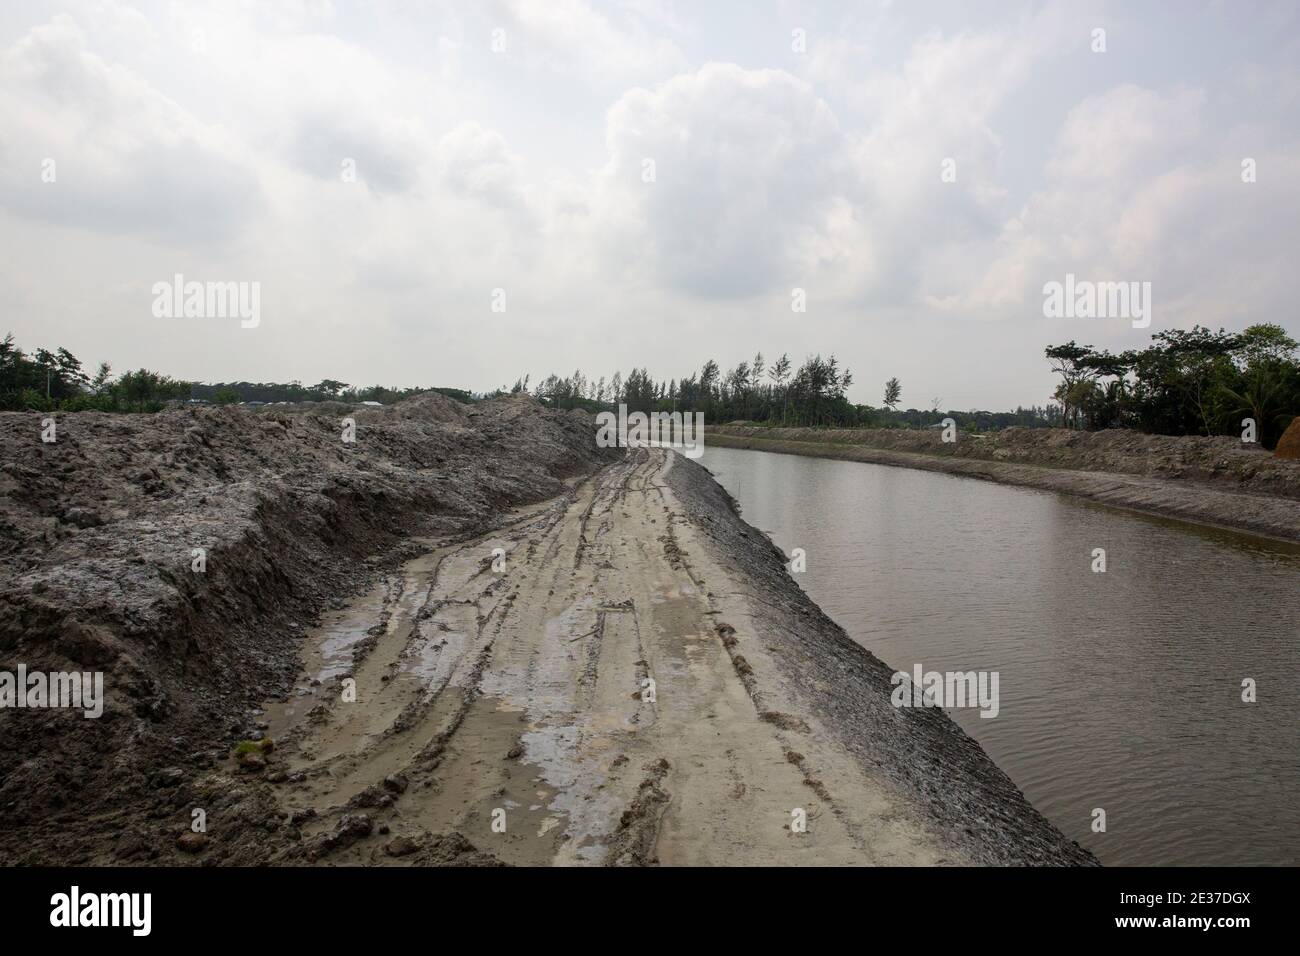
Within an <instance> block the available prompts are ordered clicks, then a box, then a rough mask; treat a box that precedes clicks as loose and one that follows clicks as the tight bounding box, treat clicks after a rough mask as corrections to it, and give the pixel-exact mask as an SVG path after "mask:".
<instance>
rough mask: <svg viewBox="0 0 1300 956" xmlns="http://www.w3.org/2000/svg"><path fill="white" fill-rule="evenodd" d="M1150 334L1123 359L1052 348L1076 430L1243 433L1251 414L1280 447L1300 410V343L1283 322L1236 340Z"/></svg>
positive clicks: (1260, 432)
mask: <svg viewBox="0 0 1300 956" xmlns="http://www.w3.org/2000/svg"><path fill="white" fill-rule="evenodd" d="M1151 338H1152V344H1151V345H1149V346H1147V347H1146V348H1144V349H1133V350H1130V351H1127V352H1121V353H1119V354H1118V355H1112V354H1111V353H1109V352H1106V351H1104V350H1097V349H1094V348H1093V347H1092V346H1090V345H1078V344H1077V343H1075V342H1074V341H1070V342H1067V343H1066V344H1065V345H1054V346H1051V347H1050V348H1048V349H1047V350H1046V353H1045V354H1046V356H1047V359H1048V360H1049V361H1050V362H1051V363H1052V369H1053V370H1054V371H1055V372H1057V373H1058V374H1059V375H1060V376H1061V382H1060V384H1059V385H1058V386H1057V388H1056V394H1055V397H1056V398H1057V399H1058V400H1059V401H1060V402H1061V405H1062V407H1063V410H1064V416H1065V421H1066V422H1067V423H1068V424H1069V425H1070V426H1071V427H1076V428H1079V427H1082V428H1087V429H1101V428H1134V429H1137V430H1139V431H1144V432H1152V433H1155V434H1160V435H1239V434H1241V433H1242V431H1243V426H1242V421H1243V419H1246V418H1250V419H1253V420H1254V421H1255V427H1256V434H1257V438H1258V440H1259V441H1260V442H1261V443H1262V444H1264V445H1265V447H1268V448H1271V447H1273V445H1274V444H1275V443H1276V442H1277V439H1278V438H1279V437H1280V436H1281V434H1282V432H1283V431H1284V430H1285V429H1286V427H1287V425H1288V424H1289V423H1290V421H1291V419H1292V418H1294V417H1295V416H1296V414H1298V413H1300V363H1298V362H1297V361H1296V355H1297V350H1298V349H1300V346H1298V345H1297V343H1296V340H1295V339H1293V338H1291V336H1290V335H1288V334H1287V332H1286V330H1285V329H1283V328H1282V327H1281V326H1280V325H1272V324H1262V325H1252V326H1250V327H1249V328H1247V329H1246V330H1245V331H1243V332H1240V333H1237V334H1231V333H1228V332H1225V331H1224V330H1223V329H1220V330H1219V331H1218V332H1211V331H1210V330H1209V329H1206V328H1202V327H1201V326H1196V327H1194V328H1193V329H1191V330H1190V331H1187V330H1182V329H1173V330H1170V331H1167V332H1157V333H1155V334H1154V335H1153V336H1152V337H1151Z"/></svg>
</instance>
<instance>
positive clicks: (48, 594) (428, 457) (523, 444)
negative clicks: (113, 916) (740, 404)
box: [0, 394, 618, 863]
mask: <svg viewBox="0 0 1300 956" xmlns="http://www.w3.org/2000/svg"><path fill="white" fill-rule="evenodd" d="M45 417H48V416H43V415H38V414H23V413H6V414H0V493H2V496H0V674H3V673H4V672H8V673H10V674H16V673H17V669H18V666H19V665H23V666H24V667H25V668H26V670H27V672H28V673H32V672H37V671H40V672H65V673H67V672H74V671H75V672H95V671H99V672H102V673H103V682H104V698H105V705H104V712H103V715H102V716H101V717H99V718H98V719H86V718H85V717H84V716H83V714H82V712H81V711H73V710H70V709H53V708H37V709H31V708H28V709H10V708H5V709H3V710H0V727H2V728H3V730H2V732H0V820H3V826H0V863H14V862H22V863H42V862H45V863H78V862H124V861H132V860H134V861H137V862H139V861H144V860H150V859H159V858H160V857H162V858H164V859H185V857H178V848H177V847H174V846H172V845H171V844H170V843H165V842H163V841H162V839H161V838H160V837H159V835H158V833H157V832H156V830H152V829H150V827H149V826H147V825H145V824H144V823H143V822H142V821H145V820H149V819H155V820H156V819H160V818H162V817H164V816H167V815H169V814H171V815H174V814H175V813H176V812H178V808H186V807H190V806H196V805H198V806H204V807H205V808H206V809H207V812H208V813H209V814H214V813H222V814H224V817H225V823H226V825H227V826H228V827H232V828H233V829H234V831H235V832H238V831H239V829H240V828H241V827H243V828H245V829H246V830H247V832H248V836H247V838H246V839H244V840H242V841H241V840H238V839H236V840H232V841H231V845H232V846H234V847H235V849H234V850H233V851H232V853H231V854H230V856H229V857H227V859H228V861H229V862H257V861H258V860H259V858H260V851H259V843H260V842H261V841H260V840H259V838H258V836H257V834H258V833H259V832H262V833H265V831H266V830H267V829H271V830H275V829H278V828H283V827H288V826H290V825H291V824H290V822H289V821H286V820H282V819H279V818H277V817H275V816H274V815H273V814H272V815H268V814H269V813H270V811H269V810H268V808H267V807H265V806H262V805H260V804H259V803H258V798H257V797H256V796H255V795H254V794H252V793H251V792H245V791H243V790H241V788H240V787H238V786H235V785H231V786H229V787H222V788H217V790H216V791H214V792H211V793H207V794H195V793H190V792H187V786H188V785H187V784H186V783H185V781H186V779H187V778H188V777H189V776H190V775H191V774H192V773H193V772H194V770H195V768H201V767H205V766H211V765H212V763H213V761H214V760H217V759H221V758H223V757H224V756H225V755H226V754H227V753H228V752H229V749H230V747H231V745H232V744H233V743H234V742H236V741H238V740H241V739H245V738H249V737H253V736H256V735H257V728H256V727H255V717H254V716H253V713H252V708H254V707H255V706H256V705H257V704H259V703H260V702H262V701H264V700H266V699H268V698H270V697H273V696H275V695H276V694H279V693H283V692H284V691H285V690H286V689H287V688H288V687H289V686H290V685H291V682H292V679H293V676H294V675H295V674H296V672H297V667H298V664H297V650H298V634H300V633H302V631H303V630H304V629H305V628H306V627H308V626H310V624H311V623H312V622H313V620H314V619H315V617H316V615H317V614H318V613H319V612H320V611H322V610H323V609H325V608H327V607H329V606H335V607H337V606H340V605H341V604H342V599H343V598H344V597H345V596H346V595H349V594H352V593H354V592H356V591H357V590H358V589H360V588H361V587H363V586H365V584H366V583H367V580H369V579H371V578H372V577H373V575H374V574H375V573H376V571H377V570H379V569H378V566H377V565H376V564H375V562H374V561H369V562H368V561H367V557H368V556H370V555H375V554H378V553H380V552H381V551H382V552H386V553H387V554H389V555H390V556H391V557H392V559H394V560H395V559H397V558H398V557H400V556H401V554H402V553H403V549H402V548H400V547H393V545H395V544H399V543H400V541H401V539H402V538H404V537H407V536H408V535H412V534H421V535H434V536H440V537H447V536H457V535H464V534H471V533H473V532H474V531H475V529H477V528H481V527H484V526H487V525H490V524H491V523H492V522H494V521H495V520H496V519H497V518H498V516H499V515H500V514H501V512H503V511H504V510H506V509H510V508H514V507H517V506H519V505H521V504H525V503H528V502H532V501H538V500H542V499H545V498H549V497H552V496H554V495H556V494H559V493H560V492H562V491H563V490H564V488H565V480H566V479H568V478H571V477H573V476H577V475H583V474H588V473H590V472H592V471H594V470H595V469H597V468H598V467H600V465H602V464H603V463H605V462H606V461H608V460H610V459H611V458H612V457H616V456H617V454H618V452H617V451H615V450H601V449H598V448H597V447H596V445H595V441H594V438H593V434H594V431H593V428H592V424H591V422H590V420H589V419H583V418H581V417H580V416H573V415H569V414H565V413H560V412H554V411H550V410H547V409H545V408H543V407H542V406H540V405H538V404H537V403H536V402H535V401H532V400H530V399H528V398H519V397H514V398H511V399H508V400H493V401H488V402H483V403H480V404H476V405H472V406H467V405H462V404H459V403H457V402H455V401H453V400H451V399H449V398H446V397H445V396H442V395H437V394H425V395H422V396H417V397H415V398H413V399H411V400H409V401H407V402H403V403H401V404H399V405H397V406H393V407H391V408H357V407H354V406H344V405H313V406H310V407H306V406H298V407H285V406H274V407H264V408H261V409H256V410H255V409H250V408H243V407H227V408H213V407H205V408H193V409H191V408H182V409H174V410H169V411H165V412H162V413H159V414H157V415H108V414H102V413H98V412H78V413H70V414H58V415H55V416H53V417H55V418H56V419H57V428H56V435H55V437H56V440H55V441H54V442H45V441H42V428H43V426H42V419H43V418H45ZM346 418H351V419H353V420H354V423H355V441H352V442H348V441H345V440H344V438H345V427H346V423H345V422H344V419H346ZM200 565H202V567H200ZM200 801H202V802H200ZM187 812H188V811H187Z"/></svg>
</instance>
